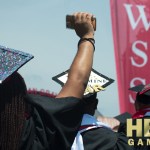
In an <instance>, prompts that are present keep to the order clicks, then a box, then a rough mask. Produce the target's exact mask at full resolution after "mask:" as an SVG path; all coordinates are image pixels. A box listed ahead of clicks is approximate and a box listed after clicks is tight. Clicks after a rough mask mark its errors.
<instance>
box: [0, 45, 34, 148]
mask: <svg viewBox="0 0 150 150" xmlns="http://www.w3.org/2000/svg"><path fill="white" fill-rule="evenodd" d="M32 58H33V56H32V55H30V54H27V53H24V52H21V51H18V50H14V49H11V48H7V47H3V46H0V150H17V148H18V143H19V139H20V135H21V132H22V127H23V123H24V121H25V111H26V103H25V101H24V98H25V96H26V94H27V88H26V84H25V82H24V79H23V78H22V76H21V75H20V74H19V73H18V72H17V71H18V69H19V68H20V67H22V66H23V65H24V64H26V63H27V62H28V61H29V60H31V59H32Z"/></svg>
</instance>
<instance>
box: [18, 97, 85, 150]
mask: <svg viewBox="0 0 150 150" xmlns="http://www.w3.org/2000/svg"><path fill="white" fill-rule="evenodd" d="M27 102H28V103H29V104H30V105H31V115H30V117H29V118H28V119H27V120H26V121H25V125H24V128H23V133H22V137H21V140H20V148H19V149H20V150H70V147H71V146H72V143H73V141H74V138H75V136H76V134H77V131H78V128H79V126H80V124H81V120H82V116H83V112H82V110H83V102H82V100H80V99H77V98H75V97H67V98H57V99H55V98H49V97H44V96H39V95H28V96H27Z"/></svg>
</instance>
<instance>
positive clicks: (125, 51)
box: [110, 0, 150, 113]
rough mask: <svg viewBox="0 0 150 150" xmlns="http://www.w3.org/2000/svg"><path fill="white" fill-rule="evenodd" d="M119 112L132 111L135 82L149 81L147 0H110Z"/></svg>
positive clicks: (149, 53)
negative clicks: (132, 89)
mask: <svg viewBox="0 0 150 150" xmlns="http://www.w3.org/2000/svg"><path fill="white" fill-rule="evenodd" d="M110 2H111V3H110V4H111V17H112V28H113V37H114V50H115V60H116V69H117V78H118V92H119V102H120V112H121V113H123V112H126V111H128V112H130V113H134V112H135V110H134V106H133V103H134V100H135V94H133V92H131V91H129V90H128V89H129V88H130V87H133V86H135V85H137V84H141V83H142V84H148V83H150V78H149V76H150V69H149V66H150V61H149V59H150V52H149V49H150V30H149V29H150V14H149V12H150V1H148V0H147V1H143V0H138V1H137V0H121V1H120V0H115V1H114V0H110Z"/></svg>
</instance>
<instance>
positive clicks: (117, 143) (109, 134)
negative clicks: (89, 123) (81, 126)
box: [81, 127, 133, 150]
mask: <svg viewBox="0 0 150 150" xmlns="http://www.w3.org/2000/svg"><path fill="white" fill-rule="evenodd" d="M81 135H82V137H83V144H84V150H133V148H132V147H131V146H129V145H128V138H127V137H126V136H125V134H124V133H122V132H120V133H118V132H113V131H112V130H110V129H108V128H103V127H102V128H96V129H92V130H88V131H86V132H83V133H82V134H81Z"/></svg>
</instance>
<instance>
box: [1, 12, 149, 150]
mask: <svg viewBox="0 0 150 150" xmlns="http://www.w3.org/2000/svg"><path fill="white" fill-rule="evenodd" d="M73 18H74V29H75V33H76V34H77V35H78V36H79V38H80V40H79V43H78V50H77V52H76V55H75V57H74V59H73V61H72V63H71V65H70V69H69V73H68V79H67V82H66V83H65V84H64V85H63V86H62V89H61V90H60V92H59V93H58V94H57V95H55V96H54V95H53V96H52V95H51V94H44V92H43V93H42V94H41V92H35V91H34V92H33V91H27V86H26V83H25V81H24V79H23V77H22V76H21V75H20V74H19V73H18V69H19V68H20V67H21V66H23V65H24V64H25V63H26V62H28V61H29V60H30V59H31V58H32V57H30V58H28V59H26V60H25V61H24V57H21V56H22V54H23V52H22V53H17V51H11V49H7V48H4V47H3V48H1V51H0V52H1V53H2V54H5V55H8V57H9V56H10V54H12V55H17V57H18V56H19V55H21V56H20V59H15V58H16V57H11V58H13V59H12V60H11V65H9V64H10V62H8V60H9V59H6V60H5V61H4V59H3V61H2V59H1V65H0V66H1V68H0V80H1V82H0V149H1V150H133V149H137V150H139V149H149V145H148V144H147V138H145V136H142V137H140V138H142V142H143V143H141V142H140V143H139V138H137V136H136V135H137V134H136V132H135V134H133V136H132V137H128V136H127V132H128V131H127V126H128V124H127V122H126V120H127V118H128V117H129V118H132V119H133V120H134V121H135V122H136V120H137V119H139V118H142V119H145V118H149V115H150V113H149V112H150V87H149V86H148V85H147V86H145V85H140V86H136V87H134V88H132V90H134V91H136V92H137V96H136V100H135V108H136V111H137V112H135V114H134V115H131V116H130V115H129V116H128V117H126V116H125V117H124V119H120V118H121V116H123V115H124V114H123V115H120V116H116V117H114V118H112V117H104V116H98V117H97V118H96V117H95V116H94V113H95V110H96V109H97V104H98V99H97V93H95V92H94V93H90V94H88V95H86V96H85V95H84V92H85V89H86V86H87V83H88V80H89V77H90V73H91V70H92V65H93V58H94V50H95V46H94V44H95V39H94V33H95V30H94V28H93V25H92V23H91V20H92V18H93V15H92V14H90V13H85V12H77V13H74V14H73ZM16 53H17V54H16ZM3 56H4V55H0V57H3ZM9 61H10V60H9ZM22 61H23V64H20V63H21V62H22ZM12 64H14V65H12ZM14 68H15V69H14ZM122 120H123V121H122ZM148 131H149V130H148ZM130 139H132V140H134V144H131V140H130Z"/></svg>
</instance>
